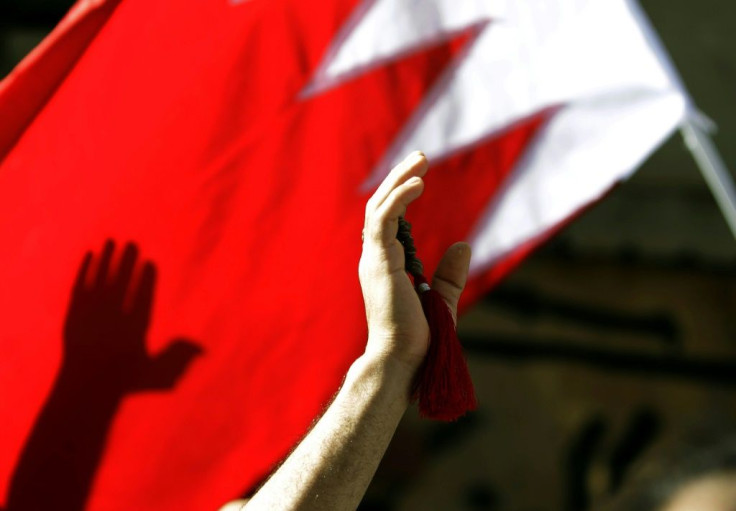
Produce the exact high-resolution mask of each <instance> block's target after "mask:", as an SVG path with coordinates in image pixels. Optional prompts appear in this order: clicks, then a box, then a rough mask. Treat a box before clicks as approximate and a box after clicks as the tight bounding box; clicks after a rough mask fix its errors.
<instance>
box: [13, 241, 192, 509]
mask: <svg viewBox="0 0 736 511" xmlns="http://www.w3.org/2000/svg"><path fill="white" fill-rule="evenodd" d="M138 253H139V252H138V248H137V247H136V245H134V244H132V243H128V244H127V245H126V246H125V249H124V250H123V253H122V257H121V258H120V263H119V264H117V265H116V266H117V267H116V268H115V269H113V264H112V263H113V259H115V258H114V257H113V256H114V255H115V244H114V243H113V242H112V241H107V242H106V243H105V246H104V248H103V251H102V254H101V256H100V257H98V258H97V260H96V261H95V260H94V258H93V255H92V253H91V252H88V253H87V254H86V256H85V257H84V260H83V262H82V265H81V267H80V269H79V272H78V275H77V279H76V282H75V284H74V288H73V289H72V295H71V299H70V303H69V309H68V312H67V315H66V320H65V322H64V344H63V349H64V354H63V361H62V365H61V369H60V371H59V374H58V376H57V378H56V381H55V384H54V387H53V389H52V391H51V394H50V395H49V397H48V399H47V401H46V403H45V405H44V407H43V409H42V410H41V413H40V415H39V416H38V418H37V419H36V423H35V425H34V427H33V430H32V431H31V434H30V436H29V438H28V440H27V441H26V444H25V447H24V449H23V452H22V454H21V458H20V461H19V462H18V465H17V466H16V469H15V472H14V474H13V478H12V481H11V486H10V491H9V496H8V501H7V511H31V510H40V509H56V510H68V511H81V510H83V509H84V507H85V503H86V501H87V499H88V497H89V492H90V488H91V486H92V483H93V480H94V477H95V473H96V472H97V469H98V466H99V463H100V459H101V457H102V453H103V451H104V449H105V441H106V439H107V435H108V431H109V429H110V425H111V424H112V421H113V418H114V417H115V414H116V413H117V410H118V407H119V406H120V403H121V401H122V399H123V398H124V397H125V396H126V395H129V394H131V393H134V392H141V391H164V390H170V389H172V388H173V387H174V386H175V385H176V383H177V382H178V381H179V380H180V379H181V378H182V376H183V375H184V374H185V373H186V371H187V368H188V367H189V365H190V364H191V362H192V361H193V360H194V358H195V357H196V356H198V355H200V354H201V353H202V350H201V349H200V348H199V346H197V345H196V344H194V343H193V342H191V341H189V340H187V339H175V340H173V341H172V342H171V343H170V344H169V345H168V347H167V348H166V349H164V350H163V351H162V352H161V353H159V354H156V355H154V356H151V355H149V354H148V353H147V352H146V332H147V330H148V326H149V323H150V319H151V307H152V304H153V294H154V288H155V283H156V268H155V266H154V265H153V263H151V262H150V261H145V262H143V263H142V264H139V263H138Z"/></svg>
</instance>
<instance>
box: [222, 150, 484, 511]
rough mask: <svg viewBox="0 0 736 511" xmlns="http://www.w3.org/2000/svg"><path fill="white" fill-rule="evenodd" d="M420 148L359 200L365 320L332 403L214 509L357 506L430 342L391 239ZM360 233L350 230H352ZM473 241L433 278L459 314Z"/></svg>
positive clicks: (454, 249) (418, 184)
mask: <svg viewBox="0 0 736 511" xmlns="http://www.w3.org/2000/svg"><path fill="white" fill-rule="evenodd" d="M427 170H428V162H427V159H426V158H425V156H424V155H423V154H422V153H420V152H415V153H412V154H410V155H409V156H408V157H407V158H406V159H405V160H404V161H403V162H402V163H400V164H399V165H397V166H396V167H395V168H394V169H393V170H392V171H391V172H390V173H389V175H388V176H387V177H386V179H385V180H384V181H383V182H382V183H381V185H380V186H379V187H378V189H377V190H376V192H375V193H374V195H373V196H372V197H371V198H370V200H369V201H368V203H367V204H366V213H365V225H364V229H363V235H364V240H363V252H362V255H361V258H360V264H359V267H358V273H359V277H360V284H361V288H362V291H363V299H364V302H365V308H366V319H367V321H368V340H367V343H366V348H365V352H364V353H363V355H361V356H360V357H359V358H358V359H357V360H356V361H355V362H354V363H353V364H352V366H351V367H350V369H349V371H348V373H347V375H346V377H345V381H344V383H343V385H342V388H341V389H340V390H339V391H338V393H337V395H336V396H335V399H334V400H333V402H332V404H331V405H330V407H329V408H328V409H327V411H326V412H325V413H324V415H323V416H322V417H321V419H320V420H319V421H318V422H317V423H316V424H315V426H314V427H313V428H312V430H311V431H310V432H309V433H308V434H307V435H306V436H305V437H304V439H303V440H302V441H301V443H300V444H299V445H298V446H297V447H296V449H294V451H293V452H292V453H291V454H290V455H289V456H288V458H287V459H286V461H285V462H284V463H283V464H282V465H281V466H280V467H279V468H278V469H277V470H276V472H275V473H274V474H273V475H272V476H271V477H270V478H269V479H268V481H267V482H266V484H264V485H263V486H262V487H261V488H260V489H259V490H258V491H257V492H256V494H255V495H254V496H253V497H252V499H251V500H250V501H245V500H243V501H235V502H232V503H230V504H228V505H227V506H225V507H224V508H222V510H221V511H237V510H239V509H242V510H243V511H266V510H268V511H287V510H289V511H297V510H298V511H311V510H325V509H329V510H334V511H341V510H354V509H356V508H357V506H358V504H359V503H360V501H361V499H362V497H363V495H364V493H365V490H366V488H367V487H368V484H369V483H370V481H371V479H372V478H373V475H374V474H375V471H376V468H377V467H378V464H379V462H380V460H381V458H382V457H383V454H384V452H385V451H386V447H387V446H388V444H389V442H390V440H391V437H392V436H393V434H394V432H395V430H396V427H397V425H398V423H399V421H400V420H401V417H402V416H403V414H404V412H405V411H406V409H407V407H408V406H409V404H410V390H411V386H412V382H413V380H414V377H415V376H416V373H417V371H418V369H419V367H420V365H421V363H422V361H423V359H424V356H425V354H426V352H427V347H428V345H429V327H428V325H427V321H426V319H425V317H424V313H423V312H422V307H421V304H420V302H419V298H418V296H417V294H416V291H415V290H414V287H413V286H412V283H411V281H410V280H409V277H408V276H407V274H406V271H405V268H404V249H403V246H402V245H401V243H399V241H398V240H397V239H396V233H397V231H398V219H399V216H403V215H404V214H405V212H406V209H407V207H408V206H409V205H410V204H411V203H412V202H413V201H414V200H416V199H417V198H419V196H421V194H422V192H423V190H424V181H423V179H422V178H423V176H424V175H425V174H426V173H427ZM356 236H357V233H356ZM469 264H470V247H469V246H468V245H467V244H466V243H456V244H454V245H452V246H451V247H450V248H449V249H448V250H447V252H446V253H445V255H444V257H443V258H442V260H441V262H440V264H439V266H438V269H437V272H436V273H435V275H434V278H433V280H432V287H433V288H434V289H435V290H436V291H438V292H439V293H440V295H441V296H442V297H443V298H444V299H445V301H446V302H447V304H448V306H449V307H450V309H451V311H452V314H453V317H454V318H456V317H457V303H458V300H459V298H460V294H461V292H462V290H463V288H464V286H465V282H466V278H467V273H468V266H469Z"/></svg>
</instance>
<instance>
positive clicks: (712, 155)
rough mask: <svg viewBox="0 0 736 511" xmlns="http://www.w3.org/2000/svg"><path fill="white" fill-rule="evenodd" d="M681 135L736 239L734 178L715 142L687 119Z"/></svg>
mask: <svg viewBox="0 0 736 511" xmlns="http://www.w3.org/2000/svg"><path fill="white" fill-rule="evenodd" d="M680 133H682V137H683V138H684V139H685V145H687V148H688V149H689V150H690V153H691V154H692V155H693V158H694V159H695V163H697V165H698V167H699V168H700V172H701V174H703V177H704V178H705V182H706V183H708V186H709V187H710V191H711V192H712V193H713V196H714V197H715V199H716V202H717V203H718V207H719V208H721V213H723V217H724V218H725V219H726V223H727V224H728V227H729V228H730V229H731V234H733V236H734V238H736V187H735V186H734V182H733V177H732V176H731V174H730V173H729V171H728V169H727V168H726V165H725V163H723V159H722V158H721V155H720V154H719V153H718V149H716V147H715V145H713V141H712V140H711V139H710V137H709V136H708V134H707V133H706V132H705V130H704V129H703V128H702V127H701V126H699V125H698V123H697V122H694V121H693V120H692V119H689V118H686V119H685V121H684V122H683V124H682V126H681V127H680Z"/></svg>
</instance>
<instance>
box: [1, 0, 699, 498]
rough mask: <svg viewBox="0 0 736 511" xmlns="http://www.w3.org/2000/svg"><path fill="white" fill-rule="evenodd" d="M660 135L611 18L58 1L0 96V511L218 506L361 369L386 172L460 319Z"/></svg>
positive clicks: (644, 45)
mask: <svg viewBox="0 0 736 511" xmlns="http://www.w3.org/2000/svg"><path fill="white" fill-rule="evenodd" d="M686 109H687V99H686V95H685V93H684V92H683V90H682V89H681V87H680V86H679V85H678V83H677V80H676V79H675V78H674V75H673V74H672V73H670V72H669V70H668V69H667V66H666V64H665V63H664V59H663V57H662V55H659V54H658V50H657V49H656V45H655V44H653V42H652V40H651V39H650V38H649V35H648V28H647V27H646V26H645V24H644V23H643V21H642V20H641V18H640V16H639V14H638V11H637V9H636V6H634V5H633V4H631V3H629V2H627V1H625V0H606V1H602V0H555V1H551V0H527V1H523V2H522V1H511V0H509V1H508V2H505V3H504V2H494V1H486V0H483V1H481V0H465V1H462V2H458V1H456V0H425V1H424V2H420V3H417V2H406V1H404V0H323V1H319V2H304V1H297V0H267V1H266V0H243V1H234V0H230V1H229V0H207V1H204V0H195V1H189V2H174V1H172V0H159V1H157V2H150V1H146V0H80V1H79V2H78V4H77V5H76V6H75V7H74V8H73V10H72V12H71V13H70V14H69V16H68V17H67V18H66V19H65V20H64V21H63V22H62V23H61V24H60V25H59V27H57V29H56V30H55V31H54V32H53V33H52V34H51V35H50V36H49V37H48V38H47V39H46V41H44V43H42V44H41V46H40V47H39V48H38V49H36V50H35V51H34V52H33V53H32V54H31V55H29V57H28V58H27V59H26V60H25V61H24V62H23V63H21V64H20V65H19V66H18V67H17V68H16V70H15V71H14V72H13V73H11V74H10V75H9V76H8V77H7V78H6V79H5V80H4V81H3V82H2V83H0V240H2V248H3V249H2V250H1V251H0V282H1V283H2V284H1V285H0V315H1V316H2V321H1V322H0V350H1V353H2V358H1V359H0V415H1V416H2V417H4V418H5V420H4V421H3V425H2V426H0V433H1V434H0V453H2V454H0V502H5V503H6V505H5V507H6V508H7V509H8V510H13V509H22V508H24V506H26V507H25V508H26V509H27V508H28V506H32V505H41V504H43V502H44V500H43V499H45V498H47V499H51V501H52V502H54V503H55V504H56V505H55V508H58V507H61V508H62V509H65V508H64V507H63V506H64V505H66V504H64V503H77V505H78V507H76V509H79V506H81V505H82V504H80V503H83V502H86V503H87V504H86V508H87V509H92V510H103V511H108V510H109V511H114V510H123V509H125V510H128V509H136V510H140V511H146V510H154V509H155V510H160V509H178V510H189V509H191V510H200V509H213V508H216V506H218V505H221V504H222V503H223V502H225V501H227V500H228V499H231V498H233V497H236V496H237V495H239V494H242V493H244V492H245V491H247V490H248V489H249V488H252V487H253V486H254V485H255V484H257V482H258V481H259V480H260V479H261V478H263V477H264V476H265V475H266V474H268V473H269V471H270V470H271V468H272V466H273V464H274V463H276V462H277V461H278V460H279V459H281V458H282V457H283V456H284V455H285V454H286V453H287V452H288V451H289V449H290V448H291V447H292V446H293V445H294V443H295V442H296V441H297V440H298V439H299V438H300V436H301V435H302V434H303V433H304V432H305V430H306V429H307V428H308V427H309V425H310V423H311V422H312V420H313V419H314V418H315V417H316V416H318V415H319V413H320V411H321V410H322V408H323V406H324V405H325V403H326V402H327V401H328V400H329V398H330V397H331V396H332V394H333V393H334V392H335V390H336V389H337V388H338V386H339V384H340V382H341V379H342V376H343V375H344V373H345V371H346V370H347V368H348V367H349V365H350V363H351V362H352V361H353V360H354V359H355V358H356V357H357V356H358V355H359V354H360V353H361V351H362V349H363V347H364V342H365V337H366V331H365V318H364V311H363V304H362V299H361V294H360V289H359V285H358V278H357V262H358V259H359V255H360V249H361V241H360V238H361V227H362V222H363V212H364V204H365V201H366V199H367V198H368V197H369V196H370V194H371V192H372V190H373V189H374V187H375V186H376V185H377V183H379V182H380V180H381V179H382V177H383V176H384V175H385V173H386V172H387V171H388V169H389V168H390V166H391V165H392V164H393V163H395V162H396V161H398V159H400V158H401V157H402V156H403V155H404V154H406V153H407V152H409V151H411V150H413V149H421V150H423V151H424V152H425V153H426V154H427V155H428V157H429V159H430V162H431V170H430V173H429V175H428V177H427V178H426V191H425V194H424V196H423V197H422V198H421V199H420V200H418V201H417V202H416V203H415V204H413V205H412V208H411V210H410V212H409V215H408V216H409V220H410V221H411V222H412V223H413V224H414V233H415V237H416V242H417V247H418V250H419V255H420V257H422V258H423V259H424V261H425V264H426V266H427V269H428V271H429V272H431V271H432V269H433V268H434V267H435V265H436V263H437V261H438V259H439V257H440V255H441V253H442V251H443V250H444V248H445V247H446V246H447V245H449V244H450V243H452V242H454V241H457V240H461V239H466V240H468V241H469V242H471V244H472V246H473V252H474V256H473V257H474V258H473V262H472V268H471V271H472V274H471V280H470V284H469V290H468V293H467V296H466V297H465V302H464V304H463V305H464V306H465V307H467V305H468V304H469V303H471V302H472V301H473V300H474V299H476V298H477V297H478V296H480V295H481V294H482V293H484V292H486V291H487V290H488V289H489V287H490V286H492V285H493V283H494V282H496V281H497V280H498V279H500V278H501V277H502V276H503V275H505V274H506V273H507V272H508V271H509V270H510V269H511V268H512V267H513V266H514V265H515V264H517V263H518V262H519V261H520V260H521V259H522V258H523V257H524V256H525V255H526V254H528V253H529V252H530V251H531V250H532V249H533V248H534V247H535V246H537V245H538V244H539V243H540V242H541V241H543V240H544V239H546V238H547V237H549V236H550V235H551V234H552V233H554V232H555V230H556V229H558V228H559V227H560V226H561V225H563V224H564V223H565V222H566V221H567V220H568V219H569V218H570V217H571V216H573V215H575V214H576V213H578V212H579V211H581V209H583V208H584V207H585V206H586V205H587V204H589V203H591V202H592V201H595V200H596V199H598V198H600V197H601V196H602V195H604V194H605V193H606V192H607V191H608V190H609V189H610V188H611V187H612V186H613V185H614V184H615V183H616V182H618V181H619V180H621V179H623V178H625V177H626V176H628V175H629V174H630V173H631V172H632V171H633V170H634V169H635V168H636V166H637V165H638V164H639V163H640V162H641V161H642V160H643V159H644V158H645V157H646V156H647V155H648V154H649V152H651V151H652V150H653V149H654V148H655V147H656V146H657V145H658V144H659V143H660V142H661V141H662V140H664V139H665V138H666V137H667V136H668V135H669V134H670V132H671V131H672V130H673V129H674V128H675V127H676V126H677V125H678V123H679V122H680V121H681V120H682V118H683V116H684V114H685V110H686ZM106 239H113V240H115V241H116V242H117V245H116V248H115V250H113V247H112V246H111V245H108V246H107V248H106V249H105V252H104V254H103V255H102V256H101V255H100V251H101V250H102V246H103V243H104V242H105V240H106ZM127 242H132V243H135V244H136V245H137V247H138V250H139V252H138V253H136V252H134V251H132V249H130V248H129V249H128V250H127V251H126V252H125V255H120V254H121V252H123V245H124V244H125V243H127ZM90 250H92V251H94V252H95V254H96V255H95V256H94V257H93V258H92V259H88V258H85V253H86V252H87V251H90ZM144 261H149V264H148V265H146V266H144V265H143V262H144ZM108 262H109V264H110V265H111V267H110V268H111V269H110V270H109V271H108V277H105V275H106V272H105V267H106V266H107V263H108ZM116 268H119V269H116ZM78 275H81V277H78ZM95 275H97V276H100V275H101V277H100V278H99V280H97V281H95ZM136 290H137V291H136ZM126 293H127V294H126ZM123 297H124V299H123ZM100 304H102V305H100ZM131 317H132V318H133V320H131V319H130V318H131ZM108 320H109V321H108ZM126 320H130V321H133V322H137V323H135V324H136V325H137V326H138V329H137V330H135V329H132V328H127V327H126V328H123V329H122V330H124V331H121V329H113V328H111V327H110V325H115V324H119V325H125V324H130V321H129V323H125V321H126ZM115 321H118V322H119V323H115ZM91 325H94V328H93V326H91ZM481 404H482V403H481ZM49 488H51V489H52V490H53V491H50V490H49ZM29 503H30V504H29ZM68 505H69V506H70V507H69V508H74V507H73V506H74V505H73V504H68Z"/></svg>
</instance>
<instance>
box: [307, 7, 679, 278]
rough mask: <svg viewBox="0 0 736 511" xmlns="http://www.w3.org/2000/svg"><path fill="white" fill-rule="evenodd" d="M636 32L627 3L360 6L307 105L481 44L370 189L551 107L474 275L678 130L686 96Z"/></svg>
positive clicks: (483, 229) (643, 34)
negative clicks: (457, 44)
mask: <svg viewBox="0 0 736 511" xmlns="http://www.w3.org/2000/svg"><path fill="white" fill-rule="evenodd" d="M632 1H633V0H632ZM645 23H646V22H645V21H644V20H643V18H642V17H641V16H640V14H639V11H638V7H637V6H636V5H633V4H631V3H630V2H628V1H627V0H507V1H505V2H503V3H501V2H493V1H492V0H491V1H481V0H477V1H471V0H462V1H460V0H412V1H408V0H375V1H370V2H367V3H366V4H365V5H364V7H363V9H361V10H359V11H358V12H356V15H355V16H354V18H353V19H352V20H351V22H350V23H349V24H348V26H346V27H345V30H344V31H343V34H342V36H341V37H340V38H339V40H337V41H336V43H335V45H334V46H333V48H332V50H331V51H330V52H329V54H328V56H327V58H326V60H325V62H324V63H323V65H322V67H321V68H320V71H319V72H318V73H317V75H316V76H315V79H314V81H313V82H312V84H310V87H309V88H308V90H307V91H305V93H314V92H315V91H319V90H324V89H325V88H329V87H331V86H333V85H334V84H336V83H339V82H340V81H341V80H343V79H347V78H349V77H350V76H352V75H354V74H355V73H358V72H361V71H362V70H365V69H366V68H369V67H372V66H374V65H380V63H381V62H385V61H386V60H388V59H391V58H397V57H398V56H400V55H402V54H405V53H406V52H407V51H412V50H415V49H417V48H419V47H421V46H423V45H427V44H431V43H436V42H437V41H438V40H440V39H446V38H448V37H450V36H451V35H452V34H456V33H457V32H458V31H459V30H461V29H463V28H465V29H472V30H475V31H476V32H477V35H476V39H475V41H474V42H473V44H472V46H470V47H469V48H468V51H467V52H466V53H465V54H464V55H463V56H462V58H461V60H460V61H458V62H456V63H455V65H454V66H450V67H449V68H448V71H447V76H446V77H445V79H443V80H439V84H438V85H437V89H436V90H434V91H432V93H431V94H429V95H428V97H427V98H426V100H425V102H424V104H423V105H422V106H420V108H419V109H418V110H417V112H416V113H415V117H414V119H412V120H411V121H410V122H409V123H408V124H407V126H408V128H407V129H406V130H405V132H404V133H403V134H401V135H400V136H399V137H398V138H397V139H396V141H395V143H394V145H393V147H391V148H390V149H389V151H388V153H387V154H386V157H385V159H384V162H382V164H381V165H379V166H378V167H377V168H376V170H375V172H374V175H373V176H372V177H371V178H370V179H369V181H368V182H367V183H366V186H367V187H372V186H375V185H376V184H377V183H378V182H380V181H381V179H382V178H383V177H384V176H385V174H386V173H387V171H388V169H389V168H390V167H391V166H392V165H393V164H394V163H396V162H397V161H398V160H400V159H401V157H402V156H403V155H404V154H407V153H408V152H410V151H411V150H414V149H421V150H423V151H424V152H425V153H426V154H427V156H428V157H429V158H430V160H438V159H441V158H443V157H446V156H448V155H450V154H452V153H453V152H455V151H458V150H460V149H463V148H466V147H468V146H472V145H473V144H474V143H477V142H478V141H480V140H482V139H487V138H488V137H489V136H492V135H493V134H495V133H499V132H501V131H503V130H505V129H507V128H508V127H509V126H511V125H513V124H514V123H516V122H518V121H521V120H523V119H525V118H527V117H529V116H530V115H533V114H535V113H538V112H540V111H542V110H544V109H547V108H550V107H558V108H559V110H557V113H556V114H555V115H554V117H553V118H552V120H551V121H550V122H549V124H548V125H547V126H546V127H545V128H544V129H543V130H542V133H541V134H540V135H539V136H537V138H536V139H535V141H534V142H533V144H532V146H531V147H529V148H528V149H527V153H526V154H525V156H524V157H523V158H522V160H521V161H520V162H519V163H518V164H517V166H516V168H515V169H514V171H513V174H512V177H511V178H510V179H509V181H508V182H507V183H506V184H505V186H504V187H503V190H502V193H500V194H498V195H497V196H496V199H495V200H494V201H493V203H492V204H490V205H489V207H488V209H487V211H486V213H485V215H483V217H482V218H481V220H480V221H479V222H478V224H477V225H476V226H475V227H474V234H473V236H472V239H471V240H470V241H471V244H472V246H473V252H474V257H473V262H472V265H471V272H477V271H480V270H483V269H485V268H487V267H488V266H489V265H490V264H492V263H493V262H494V261H496V260H497V259H499V258H500V257H503V256H504V255H505V254H507V253H508V252H509V251H511V250H513V249H514V248H515V247H517V246H518V245H520V244H522V243H524V242H525V241H528V240H530V239H533V238H535V237H537V236H539V235H541V234H543V233H544V232H545V231H546V230H548V229H549V228H551V227H552V226H554V225H556V224H558V223H559V222H561V221H563V220H564V219H565V218H567V217H568V216H570V215H571V214H573V213H574V212H576V211H577V210H579V209H580V208H581V207H583V206H584V205H585V204H587V203H588V202H590V201H592V200H594V199H596V198H598V197H600V196H601V194H603V193H604V192H605V191H607V190H608V189H609V188H610V187H611V186H612V185H613V184H614V183H615V182H616V181H618V180H620V179H622V178H624V177H626V176H628V175H629V174H630V173H631V172H632V171H633V170H634V169H635V168H636V166H637V165H639V164H640V163H641V161H642V160H643V159H644V158H645V157H646V156H647V155H648V154H649V153H650V152H651V151H653V150H654V148H656V147H657V145H658V144H659V143H661V142H662V140H663V139H665V138H666V137H667V136H668V135H669V134H670V133H671V131H672V130H673V129H674V128H675V127H676V126H677V125H678V124H679V123H680V122H681V121H682V119H683V118H684V115H685V110H686V108H687V104H688V101H687V99H686V94H685V92H684V91H683V90H682V87H681V86H680V85H679V80H678V79H677V77H676V76H673V73H672V71H671V70H670V69H671V68H670V67H669V65H668V63H667V60H666V56H665V55H663V54H662V51H661V49H660V47H659V46H658V45H657V44H653V43H652V39H651V36H652V32H651V28H650V27H648V26H646V25H645Z"/></svg>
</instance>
